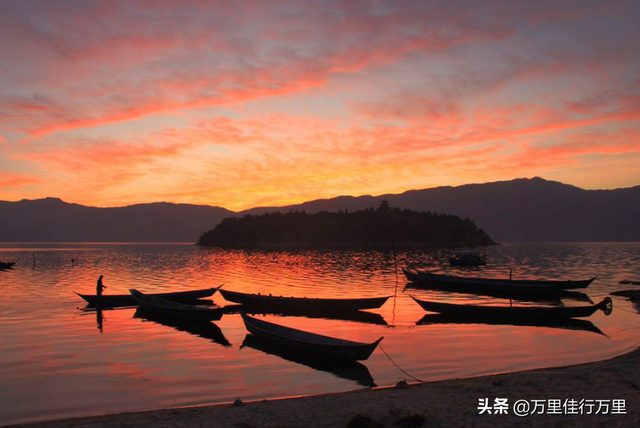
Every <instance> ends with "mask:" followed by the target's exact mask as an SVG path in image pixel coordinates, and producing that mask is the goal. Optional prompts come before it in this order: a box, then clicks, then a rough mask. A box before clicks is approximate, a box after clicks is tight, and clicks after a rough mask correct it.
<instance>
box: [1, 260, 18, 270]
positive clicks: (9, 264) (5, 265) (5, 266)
mask: <svg viewBox="0 0 640 428" xmlns="http://www.w3.org/2000/svg"><path fill="white" fill-rule="evenodd" d="M15 264H16V262H0V270H2V269H11V268H12V267H13V265H15Z"/></svg>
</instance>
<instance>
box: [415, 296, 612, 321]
mask: <svg viewBox="0 0 640 428" xmlns="http://www.w3.org/2000/svg"><path fill="white" fill-rule="evenodd" d="M411 298H412V299H413V300H415V301H416V303H418V304H419V305H420V306H422V309H424V310H425V311H429V312H437V313H440V314H445V315H450V316H461V317H464V316H474V317H486V318H506V319H508V318H531V319H565V318H582V317H589V316H591V315H593V314H594V313H595V312H596V311H597V310H598V309H602V310H603V311H605V313H606V312H609V313H610V311H611V308H612V307H613V303H612V301H611V298H609V297H605V298H604V300H602V301H601V302H600V303H598V304H595V305H588V306H562V307H545V306H485V305H460V304H455V303H441V302H432V301H427V300H419V299H416V298H415V297H413V296H411Z"/></svg>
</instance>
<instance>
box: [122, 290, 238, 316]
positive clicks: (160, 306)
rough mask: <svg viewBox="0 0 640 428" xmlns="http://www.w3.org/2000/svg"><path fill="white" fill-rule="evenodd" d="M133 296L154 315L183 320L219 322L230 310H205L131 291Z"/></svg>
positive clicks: (144, 308)
mask: <svg viewBox="0 0 640 428" xmlns="http://www.w3.org/2000/svg"><path fill="white" fill-rule="evenodd" d="M130 291H131V295H132V296H133V298H134V299H135V301H136V304H137V305H138V306H140V308H141V309H142V310H143V311H145V312H147V313H149V314H152V315H156V316H168V317H177V318H183V319H193V320H201V321H217V320H219V319H220V318H222V315H224V314H225V313H226V311H227V310H228V309H224V308H218V307H216V308H203V307H201V306H194V305H188V304H186V303H179V302H174V301H171V300H167V299H164V298H162V297H158V296H153V295H149V294H143V293H140V292H139V291H137V290H130Z"/></svg>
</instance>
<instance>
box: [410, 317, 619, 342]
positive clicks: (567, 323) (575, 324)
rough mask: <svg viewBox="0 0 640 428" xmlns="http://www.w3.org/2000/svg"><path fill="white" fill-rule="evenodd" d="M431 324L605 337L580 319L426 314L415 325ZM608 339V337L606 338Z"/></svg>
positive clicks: (592, 325)
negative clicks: (538, 329)
mask: <svg viewBox="0 0 640 428" xmlns="http://www.w3.org/2000/svg"><path fill="white" fill-rule="evenodd" d="M432 324H484V325H512V326H521V327H545V328H559V329H565V330H578V331H589V332H592V333H597V334H601V335H603V336H607V335H606V334H604V333H603V332H602V330H600V329H599V328H598V327H596V326H595V324H593V323H592V322H591V321H588V320H582V319H574V318H569V319H559V320H534V319H508V320H500V319H492V318H489V319H487V318H483V317H473V316H452V315H442V314H427V315H425V316H424V317H422V319H421V320H420V321H418V322H417V323H416V325H432ZM607 337H608V336H607Z"/></svg>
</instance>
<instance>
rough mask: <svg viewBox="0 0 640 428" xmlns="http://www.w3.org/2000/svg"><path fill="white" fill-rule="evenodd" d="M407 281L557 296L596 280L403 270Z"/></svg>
mask: <svg viewBox="0 0 640 428" xmlns="http://www.w3.org/2000/svg"><path fill="white" fill-rule="evenodd" d="M402 271H403V272H404V274H405V276H406V277H407V280H409V281H410V282H414V283H418V284H427V285H437V286H441V287H445V288H448V289H452V290H455V291H470V292H473V291H474V290H480V291H481V290H491V291H510V292H520V293H547V294H557V293H560V292H562V291H563V290H572V289H576V288H586V287H588V286H589V284H591V283H592V282H593V281H594V280H595V277H594V278H591V279H586V280H578V281H571V280H568V281H545V280H530V279H513V280H512V279H499V278H481V277H466V276H454V275H442V274H436V273H432V272H428V271H422V270H417V269H402Z"/></svg>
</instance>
